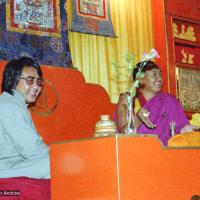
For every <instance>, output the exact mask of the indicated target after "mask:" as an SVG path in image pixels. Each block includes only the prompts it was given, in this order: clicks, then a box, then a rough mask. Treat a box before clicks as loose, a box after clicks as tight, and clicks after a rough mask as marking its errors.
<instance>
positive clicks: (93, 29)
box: [71, 0, 115, 37]
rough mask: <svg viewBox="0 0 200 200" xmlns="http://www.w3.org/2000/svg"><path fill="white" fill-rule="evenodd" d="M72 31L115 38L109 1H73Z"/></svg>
mask: <svg viewBox="0 0 200 200" xmlns="http://www.w3.org/2000/svg"><path fill="white" fill-rule="evenodd" d="M71 31H74V32H81V33H87V34H95V35H102V36H109V37H115V33H114V30H113V25H112V22H111V16H110V2H109V0H73V16H72V27H71Z"/></svg>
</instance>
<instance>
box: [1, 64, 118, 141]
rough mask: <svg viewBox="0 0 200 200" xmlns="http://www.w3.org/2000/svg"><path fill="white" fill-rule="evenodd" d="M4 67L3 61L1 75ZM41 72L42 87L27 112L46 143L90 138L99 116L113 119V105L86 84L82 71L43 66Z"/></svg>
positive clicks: (100, 90) (99, 90)
mask: <svg viewBox="0 0 200 200" xmlns="http://www.w3.org/2000/svg"><path fill="white" fill-rule="evenodd" d="M5 65H6V61H1V62H0V73H1V74H2V71H3V69H4V66H5ZM42 71H43V75H44V78H45V84H44V87H43V90H42V93H41V95H40V96H39V98H38V100H37V103H36V105H34V106H32V107H31V108H30V111H31V114H32V118H33V121H34V123H35V126H36V128H37V130H38V132H39V133H40V134H41V136H42V137H43V138H44V141H45V142H46V143H52V142H57V141H63V140H69V139H77V138H86V137H91V136H93V133H94V128H95V123H96V122H97V121H99V118H100V115H103V114H109V115H110V116H111V119H113V115H114V111H115V104H112V103H110V99H109V96H108V94H107V92H106V91H105V89H104V88H103V87H101V86H100V85H96V84H89V83H86V82H85V79H84V77H83V75H82V73H81V72H79V71H78V70H75V69H69V68H61V67H49V66H42ZM1 80H2V75H1V76H0V81H1Z"/></svg>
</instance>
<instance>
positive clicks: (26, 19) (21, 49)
mask: <svg viewBox="0 0 200 200" xmlns="http://www.w3.org/2000/svg"><path fill="white" fill-rule="evenodd" d="M66 4H67V0H8V1H6V2H2V3H1V5H0V60H11V59H13V58H16V57H20V56H29V57H33V58H34V59H35V60H36V61H37V62H38V63H40V64H44V65H51V66H63V67H69V66H71V65H72V63H71V55H70V50H69V41H68V24H67V8H66Z"/></svg>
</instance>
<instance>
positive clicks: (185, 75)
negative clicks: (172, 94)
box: [176, 67, 200, 112]
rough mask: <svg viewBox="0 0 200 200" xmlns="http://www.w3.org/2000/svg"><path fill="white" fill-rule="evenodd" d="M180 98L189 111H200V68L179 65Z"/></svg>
mask: <svg viewBox="0 0 200 200" xmlns="http://www.w3.org/2000/svg"><path fill="white" fill-rule="evenodd" d="M176 69H177V77H178V79H177V82H178V84H177V86H178V98H179V100H180V102H181V104H182V105H183V107H184V110H185V111H187V112H200V70H198V69H192V68H182V67H177V68H176Z"/></svg>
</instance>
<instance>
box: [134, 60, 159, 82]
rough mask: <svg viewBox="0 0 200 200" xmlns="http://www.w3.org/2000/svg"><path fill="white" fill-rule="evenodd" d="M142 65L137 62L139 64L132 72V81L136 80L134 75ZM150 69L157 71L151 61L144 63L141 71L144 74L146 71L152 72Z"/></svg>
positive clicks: (156, 66)
mask: <svg viewBox="0 0 200 200" xmlns="http://www.w3.org/2000/svg"><path fill="white" fill-rule="evenodd" d="M142 64H143V63H142V62H139V63H137V64H136V66H135V68H134V70H133V81H134V80H135V79H136V75H137V73H138V71H139V68H140V67H141V65H142ZM152 69H159V67H158V65H156V63H154V62H153V61H147V62H146V63H144V66H143V68H142V70H141V71H142V72H146V71H148V70H152Z"/></svg>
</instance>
